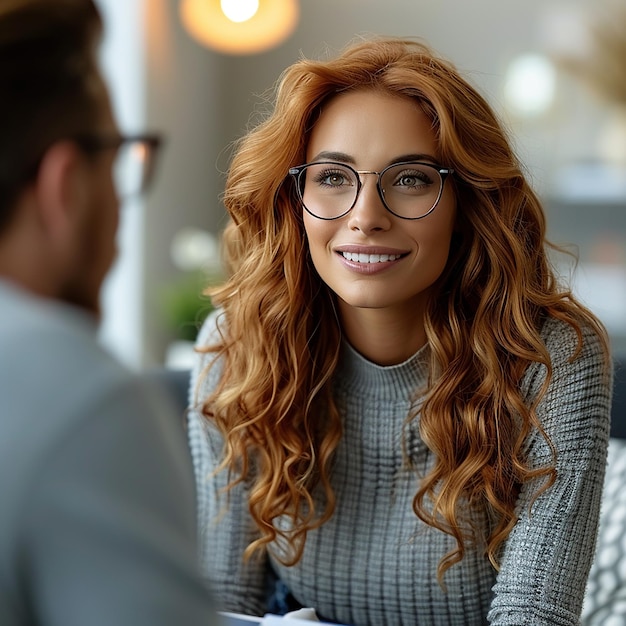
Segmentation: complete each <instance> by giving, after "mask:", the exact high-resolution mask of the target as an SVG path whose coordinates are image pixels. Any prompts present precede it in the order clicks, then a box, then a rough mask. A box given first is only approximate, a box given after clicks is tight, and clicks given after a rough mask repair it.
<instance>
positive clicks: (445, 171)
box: [289, 161, 454, 222]
mask: <svg viewBox="0 0 626 626" xmlns="http://www.w3.org/2000/svg"><path fill="white" fill-rule="evenodd" d="M312 165H338V166H340V167H345V168H347V169H349V170H350V171H351V172H353V173H354V174H356V180H357V189H356V195H355V196H354V201H353V202H352V205H351V206H350V208H349V209H348V210H347V211H344V212H343V213H342V214H341V215H337V216H335V217H320V216H319V215H315V213H312V212H311V210H310V209H309V208H308V207H307V206H306V204H305V203H304V195H303V192H302V191H301V190H300V176H301V175H302V172H304V171H306V169H307V168H308V167H310V166H312ZM403 165H425V166H427V167H431V168H433V169H434V170H435V171H436V172H437V173H438V174H439V176H440V178H441V186H440V187H439V193H438V195H437V199H436V200H435V202H434V204H433V206H432V207H431V208H430V209H429V210H428V211H427V212H426V213H424V215H419V216H418V217H405V216H404V215H398V214H397V213H396V212H394V211H392V210H391V208H390V207H389V205H388V204H387V202H386V201H385V192H384V189H383V188H382V185H381V180H382V176H383V174H384V173H385V172H387V170H390V169H391V168H392V167H398V166H403ZM361 174H374V175H376V176H377V177H378V178H377V180H376V189H377V191H378V196H379V197H380V200H381V202H382V203H383V206H384V207H385V209H387V211H389V213H391V214H392V215H395V216H396V217H399V218H400V219H402V220H410V221H415V220H421V219H423V218H425V217H427V216H428V215H430V214H431V213H432V212H433V211H434V210H435V209H436V208H437V205H438V204H439V202H440V201H441V197H442V196H443V189H444V186H445V184H446V179H447V178H448V176H451V175H452V174H454V169H453V168H451V167H440V166H439V165H437V164H434V163H427V162H424V161H401V162H399V163H391V164H390V165H388V166H387V167H385V168H384V169H382V170H381V171H380V172H376V171H374V170H356V169H354V168H353V167H352V166H351V165H348V164H347V163H341V162H340V161H312V162H311V163H303V164H302V165H296V166H294V167H290V168H289V175H290V176H293V178H294V180H295V183H296V191H297V192H298V197H299V198H300V201H301V202H302V206H303V208H304V210H305V211H306V212H307V213H308V214H309V215H312V216H313V217H315V218H317V219H318V220H324V221H326V222H329V221H332V220H338V219H341V218H342V217H345V216H346V215H348V213H350V211H352V209H353V208H354V207H355V205H356V203H357V201H358V199H359V194H360V193H361V189H362V188H363V181H362V180H361Z"/></svg>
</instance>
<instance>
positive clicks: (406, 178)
mask: <svg viewBox="0 0 626 626" xmlns="http://www.w3.org/2000/svg"><path fill="white" fill-rule="evenodd" d="M432 182H433V181H432V179H431V178H430V177H429V176H428V175H427V174H426V173H425V172H423V171H421V170H405V171H403V172H400V173H399V174H397V175H396V177H395V180H394V182H393V185H394V186H396V187H407V188H421V187H423V186H425V185H431V184H432Z"/></svg>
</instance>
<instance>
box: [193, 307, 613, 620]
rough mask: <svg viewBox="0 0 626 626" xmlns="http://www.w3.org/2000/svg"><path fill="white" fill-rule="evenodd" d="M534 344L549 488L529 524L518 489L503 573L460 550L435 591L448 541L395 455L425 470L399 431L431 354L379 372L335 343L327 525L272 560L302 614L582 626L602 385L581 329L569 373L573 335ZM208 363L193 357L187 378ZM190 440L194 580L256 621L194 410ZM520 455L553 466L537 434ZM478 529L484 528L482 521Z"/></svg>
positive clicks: (238, 512) (258, 609)
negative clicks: (197, 559) (199, 577)
mask: <svg viewBox="0 0 626 626" xmlns="http://www.w3.org/2000/svg"><path fill="white" fill-rule="evenodd" d="M216 317H217V316H216V315H215V314H214V315H213V316H211V317H210V318H209V319H208V320H207V322H206V323H205V326H204V328H203V330H202V332H201V333H200V337H199V340H198V342H199V344H205V343H206V342H207V340H209V338H210V337H211V336H212V335H213V334H214V333H215V328H216ZM222 322H223V320H222ZM543 338H544V341H545V342H546V345H547V347H548V349H549V351H550V354H551V356H552V363H553V368H554V375H553V380H552V383H551V385H550V388H549V392H548V394H547V396H546V397H544V399H543V401H542V403H541V405H540V407H539V417H540V419H541V420H542V424H543V426H544V428H545V430H546V431H547V433H548V434H549V436H550V437H551V439H552V442H553V443H554V444H555V446H556V449H557V452H558V457H557V459H558V460H557V470H558V479H557V481H556V483H555V484H554V485H553V486H552V487H551V488H550V489H549V490H548V491H547V492H545V493H544V494H543V495H542V496H540V497H539V498H538V499H537V500H536V502H535V503H534V505H533V507H532V510H531V514H530V515H529V503H530V501H531V497H532V495H533V493H534V491H535V490H536V487H537V485H533V484H529V485H526V486H525V487H524V489H523V490H522V492H521V494H520V497H519V506H518V514H519V521H518V522H517V524H516V526H515V528H514V529H513V531H512V532H511V534H510V535H509V538H508V540H507V542H506V545H505V546H504V549H503V552H502V555H501V569H500V572H499V573H497V572H496V571H494V569H493V568H492V566H491V565H490V563H489V561H488V560H487V559H486V558H485V556H484V554H483V552H482V551H481V550H480V549H470V550H469V551H468V552H467V554H466V556H465V558H464V559H463V561H462V562H461V563H459V564H457V565H455V566H453V567H452V568H451V569H450V570H448V572H447V573H446V575H445V579H444V581H445V585H446V589H445V590H444V589H442V588H441V586H440V585H439V583H438V582H437V577H436V570H437V565H438V563H439V560H440V559H441V557H442V556H443V555H444V554H446V552H448V551H449V550H450V549H451V548H452V547H453V542H452V540H451V538H450V537H449V536H447V535H446V534H444V533H442V532H440V531H438V530H435V529H433V528H431V527H428V526H426V525H425V524H423V523H422V522H421V521H419V520H418V519H417V517H416V516H415V514H414V513H413V511H412V508H411V503H412V499H413V496H414V494H415V491H416V488H417V481H418V477H417V474H416V473H415V470H409V469H407V468H406V463H404V462H403V456H402V446H403V440H404V441H405V443H406V445H407V446H408V452H409V454H410V456H411V459H412V461H413V463H414V464H415V465H416V466H417V469H418V470H422V471H423V470H425V469H427V468H428V467H429V466H430V464H431V463H432V461H433V458H432V456H433V455H432V453H431V452H430V451H429V450H428V448H426V446H425V445H424V443H423V442H422V441H421V439H420V437H419V432H418V425H417V423H416V420H414V423H413V425H412V426H410V427H407V426H406V425H405V419H406V416H407V412H408V411H409V398H410V397H411V395H412V394H413V390H414V389H416V388H418V387H419V386H421V385H423V383H425V381H426V378H427V374H428V365H427V364H428V346H426V347H424V348H422V349H421V350H420V351H419V352H418V353H417V354H415V355H414V356H413V357H411V358H410V359H409V360H407V361H406V362H404V363H401V364H400V365H395V366H390V367H380V366H378V365H375V364H373V363H371V362H369V361H367V360H366V359H364V358H363V357H362V356H360V355H359V354H358V353H357V352H356V351H355V350H353V349H352V348H351V347H350V346H349V345H348V344H347V343H346V344H344V346H343V351H342V357H341V361H340V366H339V369H338V371H337V374H336V377H335V390H336V398H337V399H338V402H339V404H340V407H341V409H342V413H343V415H344V417H345V423H344V433H345V434H344V437H343V439H342V442H341V444H340V446H339V448H338V450H337V454H336V459H335V463H334V465H333V473H332V484H333V489H334V490H335V493H336V495H337V508H336V511H335V513H334V515H333V517H332V518H331V519H330V521H328V522H327V523H326V524H325V525H323V526H322V527H321V528H320V529H318V530H316V531H313V532H311V533H309V535H308V537H307V541H306V547H305V551H304V555H303V557H302V559H301V560H300V561H299V562H298V563H297V564H296V565H295V566H293V567H284V566H281V565H280V564H277V563H274V564H273V565H274V568H275V569H276V571H277V572H278V574H279V576H280V577H281V579H282V580H283V581H284V582H285V583H286V585H287V586H288V587H289V589H290V590H291V591H292V593H293V595H294V596H295V598H296V599H297V600H298V601H299V602H300V603H301V604H302V605H304V606H311V607H315V609H316V610H317V612H318V614H319V615H321V616H323V617H324V618H325V619H328V620H333V621H337V622H340V623H343V624H353V625H365V624H376V625H377V626H380V625H382V624H393V625H395V624H398V625H399V624H429V625H431V624H432V625H438V624H441V625H446V626H450V625H452V624H459V625H461V624H463V625H474V624H486V623H492V624H515V625H521V624H532V625H533V626H537V625H541V624H563V625H565V624H568V625H569V624H577V623H578V621H579V615H580V610H581V604H582V599H583V594H584V589H585V583H586V580H587V576H588V572H589V568H590V565H591V561H592V558H593V552H594V546H595V539H596V529H597V522H598V514H599V508H600V497H601V490H602V483H603V477H604V468H605V460H606V448H607V442H608V425H609V411H610V398H611V383H610V378H609V376H608V375H607V372H606V371H605V369H606V368H605V366H604V364H603V363H604V362H603V358H602V355H601V349H600V345H599V342H598V340H597V338H596V337H595V336H594V335H593V334H592V333H591V332H587V333H585V345H584V349H583V352H582V354H581V355H580V357H579V358H578V359H576V360H575V361H574V362H573V363H570V362H569V358H570V357H571V355H572V353H573V349H574V346H575V341H576V339H575V334H574V333H573V331H572V330H571V329H570V328H569V327H568V326H566V325H564V324H563V323H561V322H557V321H555V320H549V321H548V322H547V323H546V324H545V327H544V330H543ZM210 358H211V356H210V355H209V356H207V355H202V356H201V357H200V358H199V359H198V362H197V363H196V366H195V371H194V376H193V378H194V380H195V379H197V378H198V376H199V375H200V372H201V370H202V368H203V367H204V366H205V365H206V364H207V363H208V360H209V359H210ZM544 375H545V371H544V368H543V367H540V366H531V367H529V368H528V371H527V372H526V374H525V376H524V379H523V383H522V388H523V392H524V394H525V397H527V398H528V399H529V400H530V399H531V398H532V397H533V396H534V395H535V394H536V393H537V391H538V389H539V387H540V386H541V382H542V380H543V379H544ZM218 377H219V364H218V367H214V368H212V369H211V374H210V375H209V376H208V377H206V378H204V379H201V380H202V382H201V384H200V386H199V390H198V391H196V385H194V384H192V406H194V405H196V404H197V402H198V399H202V398H204V397H206V395H207V394H208V393H209V392H210V390H211V389H212V388H213V387H214V386H215V383H216V380H217V379H218ZM189 437H190V443H191V450H192V454H193V459H194V467H195V472H196V478H197V483H198V513H199V525H200V533H201V543H202V567H203V570H204V572H205V574H206V576H207V578H208V579H209V580H210V581H211V584H212V585H213V588H214V589H215V590H216V592H217V597H218V598H219V599H220V600H221V602H222V603H223V606H224V608H226V609H227V610H231V611H239V612H244V613H250V614H263V613H264V612H265V605H264V598H265V593H266V590H265V588H264V584H265V566H266V564H265V563H264V562H263V561H262V560H258V561H254V562H248V563H244V562H243V560H242V554H243V551H244V549H245V547H246V546H247V545H248V544H249V543H250V542H251V541H252V540H253V539H254V538H255V537H256V536H257V533H256V530H255V527H254V525H253V524H252V522H251V519H250V516H249V514H248V512H247V501H246V497H247V496H246V492H245V487H244V486H238V487H237V488H236V489H235V490H234V492H231V495H230V498H229V499H228V501H227V498H226V497H225V496H224V495H222V494H221V493H220V489H221V488H223V487H224V485H225V484H226V482H227V477H226V473H225V472H222V473H219V474H217V476H213V477H212V476H211V472H212V470H214V469H215V467H216V465H217V463H218V462H219V460H220V458H221V457H220V455H221V446H222V438H221V436H220V434H219V433H218V432H217V430H216V429H215V428H214V427H213V426H212V425H209V424H207V423H206V422H205V421H203V419H202V418H201V416H200V415H199V413H198V412H197V411H194V410H192V411H190V414H189ZM527 450H528V458H529V460H530V462H531V463H532V464H533V465H536V466H540V465H543V464H546V463H549V462H550V460H551V456H550V451H549V449H548V447H547V445H546V444H545V440H544V439H543V438H542V437H540V436H539V435H537V434H535V435H533V436H532V437H530V438H529V441H528V447H527ZM474 521H475V522H476V523H478V524H482V525H484V524H486V518H483V519H480V518H479V517H475V518H474Z"/></svg>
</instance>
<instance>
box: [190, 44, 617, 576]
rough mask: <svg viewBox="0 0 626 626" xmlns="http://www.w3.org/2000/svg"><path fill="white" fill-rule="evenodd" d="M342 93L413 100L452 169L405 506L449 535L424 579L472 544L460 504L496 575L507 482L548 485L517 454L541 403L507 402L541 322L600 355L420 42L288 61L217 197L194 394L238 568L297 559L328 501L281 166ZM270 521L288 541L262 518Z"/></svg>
mask: <svg viewBox="0 0 626 626" xmlns="http://www.w3.org/2000/svg"><path fill="white" fill-rule="evenodd" d="M355 89H376V90H382V91H383V92H386V93H390V94H397V95H399V96H402V97H409V98H412V99H413V100H414V101H416V102H417V103H418V104H419V106H420V107H421V110H423V111H424V112H425V114H426V115H427V116H428V117H429V118H430V119H431V120H432V125H433V129H434V132H435V135H436V139H437V142H438V148H439V157H440V159H441V162H443V163H445V164H446V166H448V167H452V168H454V183H453V184H454V190H455V194H456V198H457V206H458V207H459V210H458V211H457V218H456V219H457V222H458V223H457V229H456V230H457V232H456V234H455V237H456V238H457V241H456V242H455V244H454V245H453V246H452V247H451V253H450V257H449V259H448V262H447V266H446V268H445V270H444V273H443V275H442V276H441V278H440V279H439V281H438V283H437V285H436V293H435V295H434V297H433V298H432V301H431V302H430V306H429V308H428V310H427V312H426V319H425V326H426V333H427V337H428V341H429V343H430V346H431V355H432V356H431V364H430V380H429V388H428V391H427V395H426V399H425V402H424V403H423V405H422V407H421V411H420V419H419V428H420V434H421V437H422V438H423V440H424V442H425V443H426V445H427V446H428V447H429V448H430V450H431V451H432V452H433V454H434V456H435V459H436V460H435V462H434V465H433V466H432V468H431V469H430V471H429V472H428V474H427V475H426V476H423V477H421V482H420V486H419V489H418V490H417V493H416V494H415V497H414V501H413V508H414V511H415V514H416V515H417V516H419V518H421V519H422V520H423V521H424V522H425V523H427V524H429V525H431V526H434V527H435V528H438V529H440V530H442V531H444V532H446V533H449V534H450V535H452V536H453V537H454V539H455V540H456V546H457V547H456V549H455V550H454V551H453V552H451V553H449V554H447V555H442V560H441V562H440V564H439V570H438V575H439V577H440V579H441V577H442V576H443V574H444V573H445V571H446V570H447V569H448V568H449V567H450V566H452V565H453V564H454V563H456V562H458V561H460V560H461V559H462V558H463V555H464V553H465V550H466V547H467V545H468V543H469V542H471V541H472V539H473V537H472V532H473V531H472V529H469V528H468V527H467V519H468V518H467V515H466V514H465V513H466V511H465V509H464V507H466V506H467V505H468V503H469V505H470V506H477V507H482V508H483V509H484V510H487V511H488V513H489V516H490V519H492V520H493V525H492V527H491V528H490V530H489V531H488V532H489V533H490V534H489V536H488V537H485V538H484V539H485V541H486V545H487V555H488V557H489V558H490V560H491V562H492V563H493V564H494V566H495V567H497V554H498V548H499V547H500V546H501V545H502V543H503V541H504V540H505V539H506V537H507V535H508V534H509V532H510V531H511V529H512V527H513V525H514V524H515V521H516V514H515V511H514V509H515V503H516V498H517V495H518V493H519V488H520V485H521V484H522V483H524V482H526V481H529V480H531V479H535V478H538V477H539V478H541V477H543V479H544V480H543V485H544V488H546V486H548V485H550V484H551V483H552V482H553V481H554V478H555V474H556V470H555V467H554V466H552V467H545V468H540V469H537V468H534V469H533V468H530V467H529V465H528V464H527V462H526V460H525V458H524V454H523V445H524V440H525V438H526V437H527V436H528V435H529V433H530V432H531V431H532V430H533V429H539V430H540V431H541V432H542V434H543V436H544V437H545V436H546V435H545V433H543V431H542V428H541V424H540V423H539V422H538V418H537V416H536V412H535V407H536V406H537V404H538V402H539V400H540V398H536V399H535V401H534V403H533V404H532V406H528V405H527V404H526V403H525V402H524V399H523V397H522V393H521V391H520V381H521V378H522V375H523V373H524V371H525V370H526V368H527V367H528V366H529V364H530V363H533V362H538V363H541V364H543V365H544V366H545V368H546V370H547V373H548V379H547V380H546V382H545V384H544V387H543V393H545V389H546V388H547V385H548V382H549V379H550V375H551V363H550V356H549V354H548V352H547V350H546V347H545V345H544V343H543V341H542V339H541V337H540V329H541V325H542V321H543V320H544V319H545V318H546V317H548V316H552V317H555V318H558V319H560V320H563V321H565V322H567V323H568V324H570V325H571V326H572V327H573V328H574V329H575V330H576V333H577V334H578V338H579V345H580V342H581V340H582V334H581V326H582V325H590V326H591V327H592V328H593V329H595V330H596V331H597V333H598V335H600V336H601V337H602V338H603V341H604V342H605V346H606V338H605V334H604V330H603V329H602V327H601V325H600V323H599V322H598V321H597V320H596V319H595V317H594V316H593V315H592V314H591V313H590V312H589V311H587V310H586V309H585V308H584V307H583V306H581V305H580V304H579V303H578V302H577V301H576V300H575V299H574V298H573V296H572V294H571V293H570V292H569V291H567V290H565V289H563V288H561V287H559V284H558V282H557V280H556V278H555V274H554V272H553V269H552V267H551V265H550V262H549V259H548V256H547V246H548V245H549V244H547V242H546V239H545V230H546V225H545V219H544V213H543V210H542V207H541V205H540V202H539V200H538V198H537V196H536V195H535V193H533V191H532V190H531V188H530V187H529V185H528V183H527V181H526V180H525V177H524V175H523V173H522V170H521V167H520V164H519V162H518V160H517V158H516V157H515V155H514V154H513V151H512V149H511V147H510V145H509V142H508V140H507V137H506V134H505V132H504V130H503V128H502V127H501V125H500V123H499V122H498V120H497V119H496V117H495V116H494V113H493V112H492V110H491V108H490V107H489V105H488V104H487V103H486V101H485V100H484V99H483V97H482V96H480V95H479V94H478V93H477V91H476V90H475V89H474V88H473V87H472V86H471V85H470V84H468V82H466V81H465V80H464V79H463V78H462V77H461V76H460V75H459V73H458V72H457V70H456V69H455V67H454V66H453V65H451V64H450V63H449V62H447V61H445V60H442V59H441V58H439V57H438V56H436V55H435V54H434V53H433V52H432V51H431V50H430V49H429V48H428V47H427V46H425V45H424V44H422V43H420V42H418V41H413V40H400V39H390V38H373V39H367V40H359V41H357V42H355V43H353V44H352V45H350V46H349V47H347V48H346V49H345V50H344V51H343V52H342V53H341V54H340V55H339V56H337V57H336V58H332V59H329V60H322V61H316V60H306V59H304V60H300V61H298V62H296V63H295V64H294V65H292V66H291V67H289V68H288V69H287V70H286V71H285V72H284V73H283V75H282V76H281V78H280V80H279V82H278V83H277V86H276V92H275V96H276V97H275V104H274V107H273V110H272V111H271V112H270V113H269V115H268V116H267V117H266V118H265V119H264V120H263V121H262V122H261V123H260V124H258V125H257V126H256V127H255V128H254V129H253V130H251V131H250V132H249V133H248V134H247V135H246V136H245V137H244V138H242V139H241V140H240V141H239V142H238V144H237V146H236V148H237V149H236V151H235V154H234V157H233V159H232V162H231V166H230V170H229V175H228V179H227V183H226V189H225V194H224V204H225V206H226V209H227V210H228V213H229V214H230V218H231V219H230V223H229V225H228V226H227V227H226V229H225V232H224V236H223V245H224V251H225V259H226V263H227V266H228V268H229V279H228V280H227V281H226V282H225V283H224V284H223V285H221V286H220V287H218V288H214V289H211V290H209V293H210V295H211V296H212V298H213V302H214V303H215V304H216V305H217V306H218V307H221V308H222V309H223V312H224V315H225V320H226V323H225V324H224V328H223V329H222V336H221V338H220V341H219V343H218V344H216V345H211V346H205V347H203V348H202V350H203V351H205V352H214V353H217V355H218V356H219V357H220V358H219V359H216V360H219V361H220V362H221V363H222V366H223V371H222V375H221V378H220V381H219V383H218V386H217V387H216V389H215V390H214V392H213V393H212V394H211V396H210V397H208V398H205V399H203V403H202V410H203V414H204V416H205V417H206V418H207V419H209V420H212V421H213V422H214V423H215V424H216V425H217V426H218V427H219V429H220V430H221V432H222V433H223V435H224V438H225V449H224V458H223V463H222V465H221V466H220V469H221V470H227V471H230V472H232V474H231V483H230V484H231V486H232V485H234V484H236V483H237V482H239V481H241V480H245V481H246V482H248V483H249V484H250V485H251V488H250V491H249V509H250V513H251V515H252V517H253V519H254V521H255V522H256V524H257V525H258V528H259V530H260V537H259V538H258V539H257V540H256V541H255V542H253V543H252V544H251V545H250V546H248V549H247V551H246V557H249V556H251V555H252V554H253V553H254V552H255V551H256V550H258V549H267V548H268V547H269V546H270V544H271V543H273V542H278V544H279V545H281V546H282V547H283V548H284V547H285V546H286V547H287V548H288V550H287V551H285V550H281V555H280V557H279V558H281V560H282V562H283V563H285V564H287V565H293V564H295V563H297V562H298V560H299V559H300V558H301V556H302V551H303V549H304V542H305V539H306V535H307V532H308V531H310V530H312V529H314V528H317V527H319V526H320V525H322V524H323V523H324V522H325V521H327V520H328V519H329V518H330V517H331V515H332V514H333V510H334V506H335V497H334V494H333V490H332V488H331V481H330V471H331V461H332V457H333V452H334V450H335V449H336V447H337V444H338V442H339V440H340V438H341V436H342V425H341V419H340V415H339V412H338V409H337V405H336V403H335V400H334V398H333V395H332V384H331V383H332V378H333V372H334V371H335V368H336V365H337V361H338V353H339V345H340V336H341V330H340V328H339V324H338V321H337V317H336V315H335V311H334V306H333V295H332V293H330V291H329V289H328V288H327V287H326V285H325V284H323V283H322V281H321V279H320V278H319V276H318V275H317V273H316V272H315V270H314V268H313V265H312V262H311V260H310V257H309V254H308V250H307V244H306V238H305V233H304V227H303V221H302V215H301V212H302V208H301V206H300V203H299V202H298V200H297V197H296V194H295V189H294V187H293V183H292V181H291V180H290V177H288V176H287V172H288V170H289V168H290V167H292V166H295V165H299V164H301V163H303V162H304V160H305V150H306V146H307V141H308V137H309V134H310V131H311V128H312V127H313V126H314V124H315V122H316V120H317V118H318V116H319V115H320V112H321V111H322V110H323V108H324V105H325V103H327V102H328V101H329V100H330V99H331V98H333V96H335V95H336V94H337V93H340V92H345V91H347V90H355ZM607 354H608V349H607ZM574 356H575V355H573V357H572V358H574ZM416 392H417V390H416ZM415 417H416V416H415V415H412V416H408V419H415ZM546 439H548V438H547V437H546ZM548 443H550V442H549V440H548ZM550 445H551V444H550ZM553 452H554V450H553ZM314 490H315V494H316V497H315V498H314V496H313V493H314ZM319 494H321V495H322V498H321V502H322V504H321V505H320V504H319V503H320V497H319ZM284 516H286V518H287V519H289V520H290V524H289V525H290V526H291V528H289V530H284V528H285V526H284V524H281V525H280V526H279V525H277V524H276V523H275V521H276V520H277V518H279V517H284Z"/></svg>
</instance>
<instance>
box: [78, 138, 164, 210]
mask: <svg viewBox="0 0 626 626" xmlns="http://www.w3.org/2000/svg"><path fill="white" fill-rule="evenodd" d="M72 141H75V142H76V143H77V144H78V145H79V146H80V147H81V149H83V150H84V151H85V152H97V151H100V150H107V149H112V150H116V155H115V161H114V164H113V179H114V182H115V186H116V189H117V193H118V196H119V197H120V199H127V198H130V197H133V196H137V195H139V194H141V193H143V192H144V191H145V190H146V189H147V188H148V185H149V184H150V181H151V178H152V174H153V172H154V168H155V163H156V157H157V153H158V149H159V148H160V146H161V144H162V139H161V137H160V136H159V135H129V136H122V135H115V134H111V135H105V134H83V135H77V136H74V137H72Z"/></svg>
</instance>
